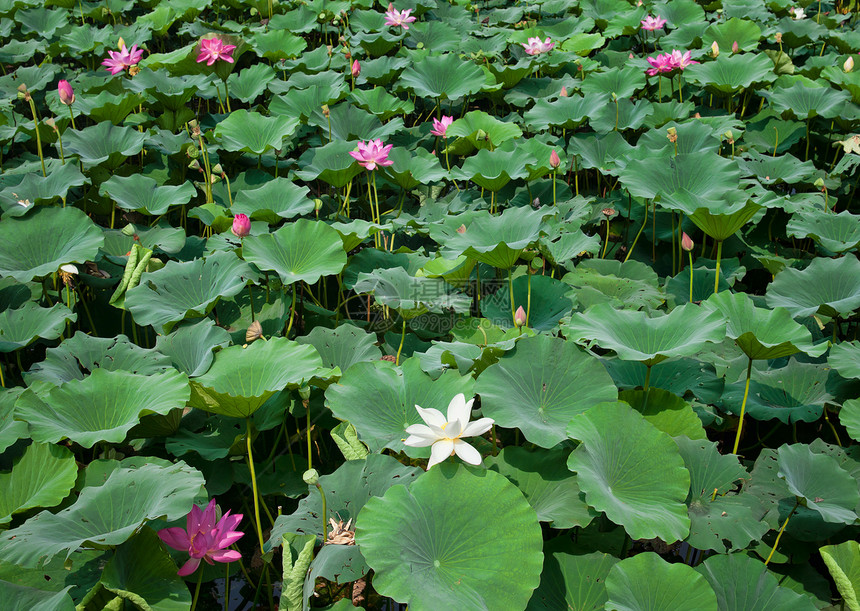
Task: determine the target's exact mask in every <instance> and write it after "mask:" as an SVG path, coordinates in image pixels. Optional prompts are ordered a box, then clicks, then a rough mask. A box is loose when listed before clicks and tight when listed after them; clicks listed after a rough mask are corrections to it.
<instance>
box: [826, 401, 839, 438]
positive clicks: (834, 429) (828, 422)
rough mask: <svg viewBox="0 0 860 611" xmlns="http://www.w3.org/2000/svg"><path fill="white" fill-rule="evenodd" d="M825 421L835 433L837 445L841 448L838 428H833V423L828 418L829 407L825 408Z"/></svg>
mask: <svg viewBox="0 0 860 611" xmlns="http://www.w3.org/2000/svg"><path fill="white" fill-rule="evenodd" d="M824 421H825V422H827V426H829V427H830V430H831V431H832V432H833V437H835V438H836V445H838V446H839V447H840V448H841V447H842V441H841V440H840V439H839V433H837V432H836V427H835V426H833V423H832V422H830V418H828V417H827V406H825V407H824Z"/></svg>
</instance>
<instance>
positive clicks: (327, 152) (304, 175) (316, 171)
mask: <svg viewBox="0 0 860 611" xmlns="http://www.w3.org/2000/svg"><path fill="white" fill-rule="evenodd" d="M352 150H355V142H348V141H345V140H335V141H333V142H329V143H328V144H325V145H323V146H320V147H316V148H310V149H308V150H307V151H305V152H304V153H303V154H302V156H301V157H299V168H300V169H298V170H296V176H298V177H299V178H301V179H302V180H306V181H311V180H316V179H317V178H318V179H320V180H322V181H323V182H325V183H328V184H330V185H331V186H333V187H335V188H336V189H340V188H342V187H345V186H346V185H347V184H348V183H349V182H350V181H351V180H352V179H353V178H355V177H356V176H357V175H359V174H361V173H362V172H363V171H364V168H362V167H361V166H360V165H358V164H357V163H356V162H355V159H353V158H352V157H351V156H350V155H349V151H352Z"/></svg>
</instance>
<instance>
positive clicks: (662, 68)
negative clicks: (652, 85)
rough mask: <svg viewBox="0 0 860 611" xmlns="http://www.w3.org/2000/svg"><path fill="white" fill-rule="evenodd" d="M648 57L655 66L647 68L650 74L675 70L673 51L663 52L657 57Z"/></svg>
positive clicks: (649, 61)
mask: <svg viewBox="0 0 860 611" xmlns="http://www.w3.org/2000/svg"><path fill="white" fill-rule="evenodd" d="M647 59H648V63H649V64H651V66H653V67H652V68H648V70H646V73H647V74H648V76H654V75H656V74H660V73H661V72H671V71H672V70H673V65H672V54H671V53H661V54H660V55H658V56H657V57H649V58H647Z"/></svg>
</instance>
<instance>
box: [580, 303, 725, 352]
mask: <svg viewBox="0 0 860 611" xmlns="http://www.w3.org/2000/svg"><path fill="white" fill-rule="evenodd" d="M566 328H567V329H569V335H568V337H570V338H572V339H574V340H575V341H582V340H592V341H596V342H597V344H598V345H600V346H601V347H602V348H606V349H609V350H614V351H615V353H616V354H617V355H618V357H619V358H621V359H624V360H627V361H642V362H644V363H645V364H646V365H649V366H651V365H654V364H656V363H659V362H660V361H663V360H666V359H667V358H670V357H673V356H692V355H694V354H696V353H697V352H699V351H700V350H702V349H703V348H704V347H705V346H706V344H708V343H717V342H719V341H722V339H723V338H724V337H725V329H726V323H725V320H724V319H723V317H722V316H721V315H720V314H719V313H717V312H715V311H708V312H706V311H704V310H702V309H701V308H700V307H699V306H696V305H694V304H685V305H683V306H680V307H677V308H675V309H674V310H672V311H671V312H669V313H668V314H665V315H661V316H655V317H653V318H652V317H650V316H649V315H648V314H646V313H645V312H643V311H641V310H616V309H614V308H613V307H612V306H610V305H609V304H605V303H603V304H598V305H596V306H594V307H592V308H590V309H589V310H588V311H587V312H586V313H577V314H574V315H573V317H571V320H570V323H569V324H568V325H567V327H566Z"/></svg>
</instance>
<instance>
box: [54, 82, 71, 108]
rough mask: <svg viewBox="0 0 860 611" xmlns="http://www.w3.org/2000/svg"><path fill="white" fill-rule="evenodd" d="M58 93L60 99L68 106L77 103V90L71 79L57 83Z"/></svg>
mask: <svg viewBox="0 0 860 611" xmlns="http://www.w3.org/2000/svg"><path fill="white" fill-rule="evenodd" d="M57 93H59V94H60V101H61V102H62V103H63V104H65V105H66V106H71V105H72V104H74V103H75V91H74V89H72V86H71V85H70V84H69V81H60V82H59V83H57Z"/></svg>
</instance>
